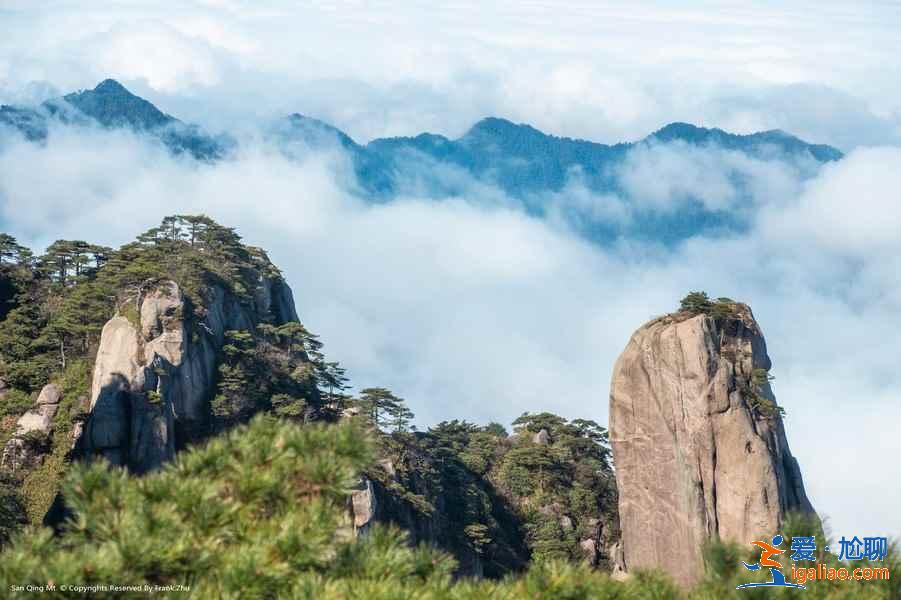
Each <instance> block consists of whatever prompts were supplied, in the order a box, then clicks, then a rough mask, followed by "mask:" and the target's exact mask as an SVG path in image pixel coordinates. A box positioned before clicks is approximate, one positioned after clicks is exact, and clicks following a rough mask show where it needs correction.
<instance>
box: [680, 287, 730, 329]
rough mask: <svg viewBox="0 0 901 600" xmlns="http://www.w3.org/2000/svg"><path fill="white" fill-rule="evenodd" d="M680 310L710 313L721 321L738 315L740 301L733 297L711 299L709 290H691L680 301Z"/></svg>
mask: <svg viewBox="0 0 901 600" xmlns="http://www.w3.org/2000/svg"><path fill="white" fill-rule="evenodd" d="M679 311H680V312H685V313H689V314H691V315H708V316H710V317H712V318H713V319H714V320H715V321H717V322H721V321H724V320H726V319H731V318H735V317H736V315H737V314H738V303H737V302H735V300H732V299H731V298H717V299H716V300H711V299H710V296H708V295H707V292H689V293H688V295H687V296H685V297H684V298H682V301H681V302H680V303H679Z"/></svg>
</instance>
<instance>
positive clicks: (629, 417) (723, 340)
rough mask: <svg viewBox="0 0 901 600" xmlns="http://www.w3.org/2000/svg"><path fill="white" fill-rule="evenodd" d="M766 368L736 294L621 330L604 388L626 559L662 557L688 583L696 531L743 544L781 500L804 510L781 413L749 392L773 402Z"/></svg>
mask: <svg viewBox="0 0 901 600" xmlns="http://www.w3.org/2000/svg"><path fill="white" fill-rule="evenodd" d="M769 369H770V359H769V357H768V356H767V352H766V343H765V342H764V338H763V335H762V333H761V331H760V328H759V327H758V325H757V323H756V322H755V320H754V317H753V315H752V313H751V310H750V309H749V308H748V307H747V306H744V305H737V306H736V310H735V312H734V314H733V315H731V316H729V317H726V318H722V319H717V320H714V319H713V318H711V317H709V316H705V315H696V316H691V315H687V314H683V313H680V314H677V315H671V316H668V317H663V318H660V319H656V320H654V321H651V322H650V323H647V324H645V325H644V326H643V327H641V328H640V329H639V330H638V331H636V332H635V334H634V335H633V336H632V338H631V340H629V343H628V346H627V347H626V349H625V350H624V351H623V353H622V354H621V355H620V357H619V359H618V360H617V362H616V365H615V367H614V371H613V381H612V384H611V390H610V440H611V443H612V446H613V456H614V464H615V465H616V481H617V488H618V491H619V516H620V524H621V527H622V542H623V552H624V559H625V566H626V568H627V569H630V570H631V569H635V568H643V567H656V568H661V569H663V570H665V571H667V572H668V573H670V574H671V575H672V576H673V577H674V578H675V579H676V580H677V581H679V582H680V583H682V584H686V585H688V584H691V583H693V582H694V581H696V580H697V579H698V578H699V577H700V575H701V574H702V573H703V562H702V557H701V548H702V545H703V543H704V542H705V541H706V540H708V539H711V538H714V537H717V536H718V537H719V538H721V539H723V540H729V541H734V542H737V543H740V544H747V543H748V542H750V541H751V540H753V539H759V538H760V537H762V536H766V535H772V534H773V533H775V532H777V531H778V530H779V528H780V526H781V525H782V523H783V521H784V518H785V516H786V514H787V513H788V512H793V511H798V512H805V513H813V507H812V506H811V504H810V501H809V500H808V499H807V495H806V493H805V491H804V485H803V483H802V481H801V472H800V469H799V467H798V463H797V461H796V460H795V458H794V457H793V456H792V454H791V452H790V451H789V448H788V442H787V441H786V437H785V430H784V427H783V423H782V419H781V417H780V416H779V414H778V413H777V412H775V411H773V410H767V411H764V410H762V409H761V408H759V404H758V402H759V400H758V399H759V398H764V399H766V400H767V401H769V402H772V403H773V406H775V398H774V396H773V393H772V390H771V388H770V386H769V383H768V382H766V381H765V378H764V381H763V382H761V383H759V385H758V382H757V381H755V370H757V373H758V374H759V373H764V372H765V371H768V370H769ZM761 370H764V371H761ZM758 379H759V377H758ZM755 393H756V394H757V397H756V398H757V399H755V396H754V394H755Z"/></svg>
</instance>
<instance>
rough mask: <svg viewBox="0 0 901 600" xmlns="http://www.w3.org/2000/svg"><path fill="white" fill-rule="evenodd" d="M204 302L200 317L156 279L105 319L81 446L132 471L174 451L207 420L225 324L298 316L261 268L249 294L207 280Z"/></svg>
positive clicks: (279, 284)
mask: <svg viewBox="0 0 901 600" xmlns="http://www.w3.org/2000/svg"><path fill="white" fill-rule="evenodd" d="M205 309H206V310H205V311H204V316H203V317H202V318H201V317H198V316H197V315H195V314H194V313H193V309H192V307H191V306H190V303H189V302H187V301H186V299H185V298H184V296H183V294H182V291H181V290H180V289H179V287H178V285H177V284H176V283H175V282H172V281H162V282H154V283H152V284H148V285H147V286H145V288H144V289H142V290H141V291H140V293H139V294H137V297H135V298H131V299H129V300H128V304H126V305H124V306H122V308H121V309H120V314H119V315H117V316H115V317H113V318H112V319H110V320H109V321H108V322H107V323H106V325H105V326H104V328H103V332H102V334H101V339H100V347H99V350H98V352H97V360H96V362H95V364H94V375H93V384H92V388H91V414H90V417H89V419H88V421H87V423H86V425H85V428H84V432H83V434H82V436H81V439H80V440H79V444H80V447H81V449H82V450H83V452H84V453H85V454H87V455H88V456H91V455H100V456H103V457H104V458H106V459H107V460H108V461H110V462H111V463H112V464H115V465H125V466H128V467H129V469H131V470H132V471H134V472H137V473H142V472H145V471H148V470H151V469H154V468H156V467H158V466H160V465H161V464H162V463H164V462H166V461H168V460H170V459H172V457H173V456H174V455H175V451H176V449H177V448H180V447H182V446H183V445H184V444H185V443H187V442H188V441H191V440H192V439H196V438H197V437H199V435H200V434H201V433H202V432H203V431H205V428H206V427H207V425H208V419H209V401H210V397H211V395H212V392H213V389H214V385H215V378H216V369H217V361H218V357H219V354H220V350H221V348H222V345H223V340H224V337H225V332H226V331H229V330H252V329H253V328H254V327H255V326H256V325H257V324H258V323H260V322H262V321H264V320H268V321H269V322H272V323H274V324H276V325H278V324H282V323H286V322H289V321H296V320H297V314H296V312H295V309H294V299H293V296H292V294H291V290H290V288H289V287H288V286H287V284H285V283H284V281H283V280H281V279H280V278H267V277H266V276H263V275H261V276H260V278H259V285H258V286H257V289H256V290H255V293H254V295H253V299H252V302H246V301H245V302H242V301H240V300H239V299H238V298H236V297H235V296H234V295H232V294H231V293H230V292H229V291H227V290H226V289H225V288H224V287H219V286H213V287H212V288H211V289H210V290H209V297H208V298H207V299H206V307H205ZM124 314H130V315H131V318H128V317H126V316H124ZM134 315H137V317H135V316H134Z"/></svg>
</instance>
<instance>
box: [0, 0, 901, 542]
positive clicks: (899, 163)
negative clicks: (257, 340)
mask: <svg viewBox="0 0 901 600" xmlns="http://www.w3.org/2000/svg"><path fill="white" fill-rule="evenodd" d="M858 6H859V7H858V9H857V10H856V11H855V12H849V11H847V10H845V9H844V8H842V7H841V6H839V5H824V4H821V3H817V4H815V5H814V4H811V5H809V6H804V5H802V4H793V5H792V8H785V7H784V6H783V5H782V4H781V3H780V4H768V3H761V4H758V5H755V7H753V8H752V7H741V8H738V7H736V6H734V5H732V6H731V7H723V6H722V5H720V4H718V3H708V4H706V5H705V6H702V7H699V8H696V9H692V10H687V11H685V10H683V11H679V12H674V11H673V10H671V9H669V8H666V5H663V4H658V3H653V2H652V3H646V4H645V5H643V6H642V7H636V8H632V9H624V8H623V7H622V6H621V5H610V4H605V3H596V2H591V3H570V4H568V5H566V6H562V7H561V5H559V4H547V5H544V4H541V3H530V4H528V5H524V4H520V3H517V4H498V3H492V4H491V5H490V6H489V5H485V4H484V3H482V4H480V5H479V10H473V7H471V6H468V5H466V3H462V4H461V3H457V8H456V10H450V9H445V8H439V7H435V6H431V5H430V6H428V7H426V6H425V5H423V7H420V8H416V7H412V6H410V5H397V4H395V5H392V4H389V3H378V2H377V3H367V4H366V5H354V6H348V5H334V6H331V8H330V5H328V4H322V5H318V6H316V7H308V6H305V7H301V6H299V5H298V6H288V5H286V4H284V3H276V2H254V3H252V4H244V3H240V2H230V1H225V0H223V1H206V2H193V3H183V4H182V5H180V8H179V9H178V10H165V11H164V10H161V9H160V8H159V7H158V5H157V4H156V3H150V2H140V1H136V2H127V3H120V4H116V5H115V6H113V7H109V6H104V7H103V8H102V9H101V8H100V7H98V8H96V9H90V8H88V9H86V8H85V7H84V6H83V5H79V3H71V2H55V3H49V4H46V5H45V4H42V5H40V6H37V5H33V4H32V3H15V2H13V3H10V4H9V5H6V6H4V7H3V8H0V18H2V19H3V22H4V36H2V39H0V101H3V102H11V101H26V100H34V99H40V98H45V97H49V96H51V95H54V94H56V93H58V92H59V91H64V92H65V91H69V90H71V89H75V88H80V87H93V85H95V84H96V82H97V81H99V80H101V79H103V78H105V77H116V78H118V79H120V80H122V81H123V82H125V83H126V84H128V85H129V87H130V88H131V89H133V90H135V91H136V92H137V93H140V94H141V95H142V96H145V97H147V98H149V99H151V100H153V101H154V102H156V103H157V104H158V105H159V106H160V107H161V108H163V109H164V110H166V111H167V112H170V113H172V114H174V115H176V116H179V117H181V118H184V119H186V120H189V121H195V122H200V123H202V124H204V125H206V126H207V127H209V128H211V129H213V130H217V129H233V128H234V127H237V126H238V125H240V124H243V125H244V126H246V127H247V129H249V130H252V129H253V127H252V125H253V124H254V123H256V122H258V121H259V120H260V119H268V118H271V117H273V116H277V115H282V114H285V113H288V112H294V111H299V112H303V113H306V114H310V115H312V116H315V117H319V118H322V119H324V120H326V121H329V122H332V123H334V124H336V125H337V126H339V127H341V128H343V129H345V130H347V131H348V132H350V133H351V134H352V135H354V136H355V137H356V138H357V139H360V140H363V141H365V140H367V139H370V138H372V137H376V136H382V135H399V134H411V133H418V132H420V131H422V130H431V131H435V132H438V133H444V134H447V135H458V134H460V133H462V132H463V131H465V129H466V128H467V127H468V126H469V125H471V124H472V123H473V122H474V121H476V120H477V119H479V118H481V117H483V116H486V115H498V116H503V117H508V118H511V119H513V120H517V121H526V122H529V123H531V124H533V125H535V126H537V127H539V128H541V129H544V130H546V131H549V132H552V133H555V134H559V135H570V136H575V137H583V138H589V139H596V140H598V141H603V142H615V141H620V140H624V139H638V138H640V137H643V136H644V135H646V134H647V133H648V132H649V131H652V130H654V129H656V128H658V127H660V126H661V125H663V124H664V123H666V122H669V121H675V120H683V121H690V122H694V123H699V124H702V125H708V126H719V127H723V128H726V129H731V130H735V131H739V132H747V131H754V130H761V129H770V128H783V129H786V130H789V131H791V132H793V133H796V134H799V135H801V136H802V137H805V138H807V139H809V140H810V141H814V142H824V143H832V144H835V145H837V146H839V147H840V148H842V149H843V150H846V151H848V152H849V154H848V155H847V156H846V158H845V159H843V160H842V161H840V162H838V163H834V164H829V165H826V166H824V167H822V169H820V170H819V171H817V172H816V173H811V172H810V170H809V167H807V166H804V165H793V164H785V163H779V162H772V161H762V160H754V159H749V158H747V157H743V156H740V155H735V154H730V153H725V152H722V151H718V150H713V149H689V148H685V147H680V146H666V145H664V146H657V147H653V148H645V149H642V150H640V151H636V152H635V153H633V154H632V155H631V156H630V157H629V160H628V161H627V162H626V163H625V166H623V167H622V168H621V171H620V172H619V173H618V177H619V181H620V182H621V184H622V186H623V187H622V189H623V192H622V194H619V195H605V196H596V195H594V194H592V193H591V192H589V191H588V190H586V189H584V188H582V187H581V186H579V185H578V181H577V179H576V180H574V182H573V184H572V185H571V186H569V187H568V188H567V189H565V190H564V191H563V192H561V193H558V194H549V195H548V196H547V198H545V199H544V201H545V202H547V203H548V205H549V206H552V207H554V210H551V211H549V212H548V214H547V215H546V216H545V217H543V218H538V217H535V216H530V215H528V214H526V213H525V212H524V211H523V210H521V209H520V208H519V204H518V203H516V202H512V201H507V200H508V199H506V198H505V197H504V195H503V193H502V192H501V191H499V190H497V189H495V188H493V187H491V186H490V185H486V184H484V183H478V182H470V181H462V182H461V187H460V189H463V190H464V191H463V192H462V193H460V194H458V195H455V196H454V197H448V198H440V199H425V198H422V197H420V196H418V195H417V194H416V193H415V191H411V192H410V193H408V194H406V195H404V196H403V197H401V198H399V199H397V200H395V201H393V202H390V203H385V204H371V203H368V202H365V201H364V200H362V199H361V198H359V197H358V196H356V195H354V194H351V193H348V189H350V188H352V187H353V181H352V180H351V178H352V175H351V173H352V170H351V169H350V166H349V161H348V158H347V157H345V156H342V155H340V154H316V153H311V154H308V155H306V156H305V157H304V158H302V159H300V160H288V159H286V158H285V157H284V156H283V155H282V154H281V153H280V152H278V151H277V150H276V149H274V148H271V147H268V146H267V145H265V144H262V143H254V142H253V141H252V140H251V141H248V142H247V143H245V144H243V145H242V146H241V149H240V151H239V153H238V155H237V156H235V157H234V158H232V159H229V160H227V161H224V162H221V163H217V164H202V163H197V162H195V161H193V160H190V159H185V158H173V157H172V156H170V155H169V154H167V153H166V152H165V151H164V150H163V149H161V148H160V147H159V146H158V145H155V144H153V143H150V142H148V141H147V140H143V139H140V138H137V137H135V136H134V135H132V134H129V133H126V132H109V131H98V130H92V129H68V130H67V129H60V130H55V131H53V132H51V136H50V139H49V141H48V143H47V144H46V145H35V144H29V143H26V142H23V141H16V140H15V139H8V140H7V141H6V142H5V143H4V144H3V145H2V147H0V230H3V231H7V232H9V233H12V234H13V235H15V236H16V237H18V238H19V239H20V241H22V242H23V243H26V244H28V245H30V246H32V247H33V248H35V249H36V250H40V249H41V248H42V247H45V246H46V245H47V244H49V243H50V242H52V241H53V240H54V239H57V238H80V239H88V240H91V241H95V242H101V243H105V244H109V245H117V244H121V243H124V242H126V241H129V240H131V239H133V238H134V236H135V235H136V234H138V233H139V232H141V231H143V230H145V229H147V228H149V227H151V226H153V225H155V224H157V223H158V222H159V220H160V219H161V218H162V217H163V216H164V215H167V214H172V213H195V212H204V213H207V214H209V215H211V216H212V217H214V218H215V219H217V220H218V221H220V222H221V223H223V224H227V225H231V226H235V227H236V228H237V229H238V231H239V233H240V234H241V235H243V236H244V238H245V240H246V241H247V242H248V243H251V244H254V245H259V246H262V247H265V248H267V249H269V250H270V255H271V257H272V259H273V260H274V261H275V262H276V264H278V265H279V266H280V267H282V268H283V270H284V272H285V274H286V276H287V278H288V281H289V283H290V284H291V285H292V287H293V289H294V292H295V297H296V299H297V304H298V311H299V313H300V315H301V318H302V319H303V321H304V322H305V324H307V326H308V327H309V328H310V329H311V330H313V331H315V332H317V333H319V334H321V336H322V339H323V341H324V342H325V348H326V351H327V353H328V355H329V356H330V357H331V358H334V359H337V360H340V361H341V362H342V363H343V364H344V365H345V366H346V367H347V368H348V369H349V373H350V375H351V377H352V380H353V383H354V384H355V385H357V386H367V385H384V386H387V387H391V388H393V389H394V390H395V391H396V392H397V393H399V394H400V395H402V396H404V397H405V398H407V400H408V402H409V403H410V405H411V407H412V408H413V410H414V411H415V412H416V413H417V423H418V424H420V425H421V426H424V425H428V424H430V423H434V422H436V421H438V420H441V419H452V418H466V419H470V420H475V421H482V422H484V421H488V420H497V421H501V422H504V423H509V422H510V420H511V419H513V418H515V417H516V416H517V415H519V414H520V413H522V412H523V411H537V410H550V411H554V412H558V413H560V414H563V415H565V416H567V417H587V418H593V419H595V420H597V421H599V422H601V423H605V422H606V420H607V403H608V390H609V380H610V372H611V368H612V365H613V363H614V361H615V359H616V356H617V355H618V353H619V352H620V351H621V350H622V348H623V347H624V346H625V344H626V342H627V340H628V339H629V336H630V335H631V333H632V332H633V331H634V330H635V329H636V328H637V327H638V326H639V325H641V324H642V323H643V322H645V321H646V320H648V319H649V318H651V317H653V316H656V315H659V314H662V313H665V312H668V311H670V310H672V309H673V308H674V307H675V306H676V305H677V303H678V300H679V299H680V298H681V297H682V296H683V295H684V294H685V293H686V292H687V291H689V290H699V289H700V290H707V291H708V292H710V293H711V294H712V295H714V296H730V297H732V298H735V299H739V300H743V301H746V302H748V303H749V304H751V305H752V307H753V309H754V312H755V314H756V316H757V318H758V320H759V321H760V323H761V325H762V327H763V329H764V332H765V334H766V337H767V341H768V344H769V351H770V355H771V357H772V358H773V363H774V367H773V374H774V375H775V376H776V381H775V382H774V386H775V391H776V395H777V397H778V399H779V401H780V403H781V404H782V405H783V406H785V408H786V410H787V412H788V416H787V418H786V428H787V432H788V437H789V441H790V443H791V446H792V450H793V451H794V453H795V455H796V456H797V457H798V459H799V461H800V464H801V466H802V470H803V473H804V477H805V482H806V485H807V488H808V491H809V492H810V495H811V497H812V500H813V502H814V504H815V506H816V508H817V509H818V510H819V511H820V512H821V514H824V515H826V516H828V517H829V518H830V520H831V524H832V528H833V530H834V532H835V533H836V534H837V535H848V536H851V535H882V534H886V533H888V534H893V535H896V536H897V535H901V515H899V513H898V511H897V499H898V498H899V497H901V483H899V481H901V479H899V478H898V467H897V464H896V463H897V460H896V457H897V456H899V455H901V436H898V435H897V433H896V429H897V425H898V423H899V422H901V375H899V371H898V368H897V364H898V357H899V356H901V337H899V336H898V334H897V332H898V331H899V330H901V258H899V257H901V236H899V235H898V231H901V209H899V206H898V199H897V190H898V189H901V148H899V147H898V146H899V140H901V135H899V131H901V127H899V122H901V119H899V115H901V111H899V104H898V100H897V98H899V97H901V93H899V92H901V90H899V89H898V86H899V85H901V84H899V83H898V82H901V77H899V76H898V75H899V72H898V69H899V67H897V66H896V65H897V61H895V60H894V58H895V57H896V56H897V55H898V54H901V47H899V44H901V38H899V37H898V36H897V35H896V32H897V24H898V23H899V22H901V19H899V15H898V11H897V9H896V8H893V7H892V6H889V5H886V4H873V5H868V4H860V5H858ZM451 176H460V177H463V176H462V175H460V174H451ZM736 177H740V178H742V180H743V181H745V183H748V184H749V185H750V188H749V189H750V190H751V195H750V199H749V198H748V197H746V196H744V195H742V194H740V193H738V192H737V191H736V187H735V178H736ZM691 197H694V198H699V199H701V201H702V202H703V203H704V204H705V205H706V206H708V207H709V208H714V209H720V210H727V211H737V212H741V213H742V214H743V215H745V216H746V218H747V222H748V227H747V230H746V231H744V232H742V233H732V234H728V235H726V234H722V233H720V234H717V235H706V236H699V237H696V238H692V239H689V240H686V241H684V242H682V243H680V244H679V245H677V246H675V247H669V248H666V247H663V246H661V245H660V244H656V243H654V242H653V241H642V240H640V239H637V238H636V239H630V238H623V239H620V240H618V241H617V242H616V243H614V244H607V245H598V244H593V243H590V242H588V241H586V240H585V239H584V238H583V237H582V236H581V235H579V233H578V231H579V227H578V225H579V220H580V219H588V220H595V221H600V222H606V221H609V222H614V223H623V222H628V221H629V219H631V218H633V211H634V210H635V209H636V207H640V208H641V209H642V210H652V211H658V212H660V213H661V214H668V213H672V212H674V211H678V210H680V208H681V207H682V206H683V203H684V202H687V201H688V198H691Z"/></svg>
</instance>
